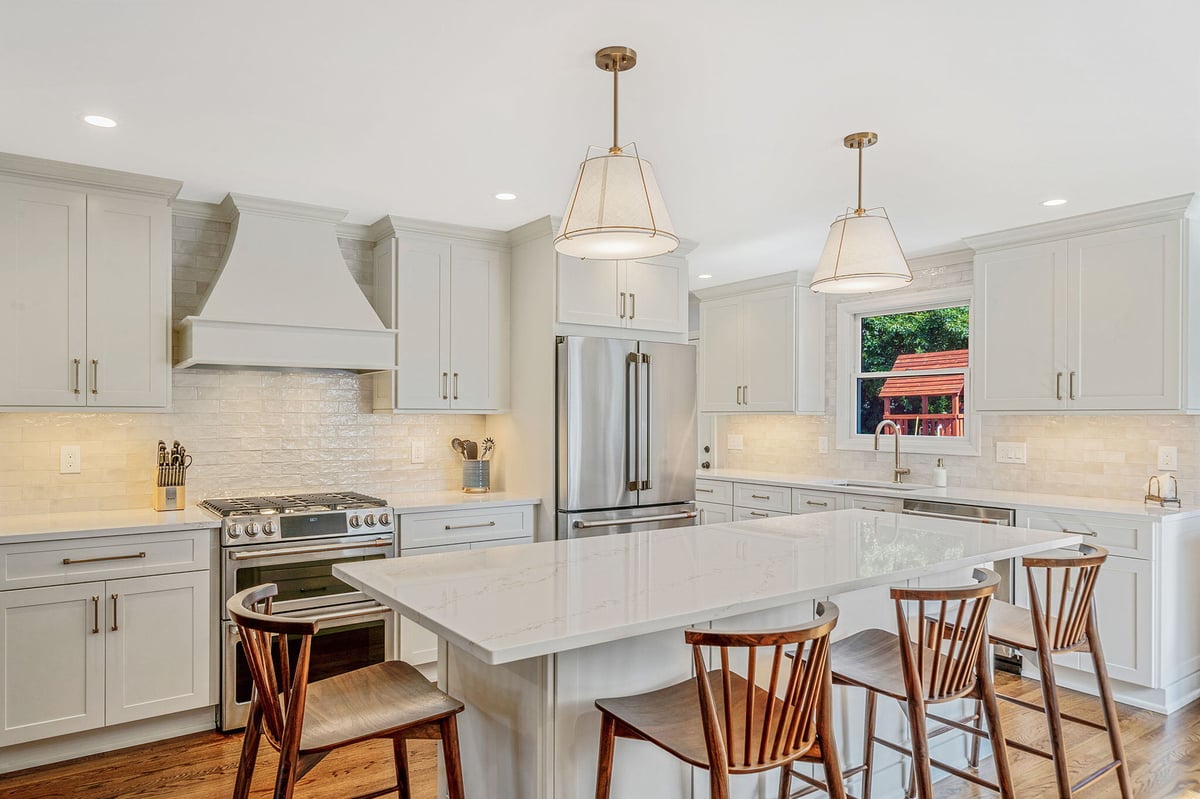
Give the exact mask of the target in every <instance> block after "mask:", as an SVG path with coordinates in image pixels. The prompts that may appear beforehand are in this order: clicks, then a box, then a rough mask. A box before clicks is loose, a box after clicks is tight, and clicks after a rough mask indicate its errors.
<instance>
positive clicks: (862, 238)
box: [809, 133, 913, 294]
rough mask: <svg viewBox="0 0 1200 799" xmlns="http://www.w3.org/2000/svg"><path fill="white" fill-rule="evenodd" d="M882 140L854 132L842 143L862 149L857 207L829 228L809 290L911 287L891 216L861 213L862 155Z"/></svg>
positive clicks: (839, 291) (842, 291)
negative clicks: (865, 150) (889, 217)
mask: <svg viewBox="0 0 1200 799" xmlns="http://www.w3.org/2000/svg"><path fill="white" fill-rule="evenodd" d="M878 140H879V137H878V136H877V135H876V134H874V133H851V134H850V135H849V136H847V137H846V138H845V139H843V143H844V144H845V145H846V146H847V147H849V148H851V149H855V150H858V207H856V208H849V209H847V210H846V213H844V214H842V215H841V216H839V217H838V218H837V219H835V220H834V221H833V224H832V225H830V227H829V238H828V239H826V240H825V249H824V250H822V252H821V260H820V261H819V262H818V263H817V272H816V274H815V275H813V279H812V283H810V284H809V288H811V289H812V290H813V291H818V292H825V293H828V294H859V293H862V292H865V291H887V290H889V289H898V288H903V287H904V286H907V285H908V284H909V283H911V282H912V279H913V276H912V270H911V269H910V268H909V266H908V261H907V260H906V259H905V258H904V251H903V250H902V249H900V241H899V240H898V239H897V238H896V231H895V230H893V229H892V222H891V220H890V219H888V215H887V211H885V210H883V209H882V208H871V209H866V208H863V204H862V152H863V150H864V149H866V148H867V147H870V146H871V145H872V144H874V143H875V142H876V141H878Z"/></svg>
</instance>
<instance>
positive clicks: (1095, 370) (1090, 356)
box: [1067, 222, 1183, 410]
mask: <svg viewBox="0 0 1200 799" xmlns="http://www.w3.org/2000/svg"><path fill="white" fill-rule="evenodd" d="M1067 256H1068V259H1067V263H1068V270H1067V289H1068V291H1067V296H1068V297H1069V305H1068V308H1067V330H1068V341H1069V346H1070V358H1069V360H1070V376H1073V377H1074V398H1073V399H1074V401H1073V402H1071V407H1072V408H1075V409H1079V410H1155V409H1177V408H1179V407H1180V405H1181V398H1180V369H1181V367H1180V339H1181V334H1180V296H1181V294H1182V292H1183V284H1182V279H1181V275H1180V229H1179V223H1178V222H1161V223H1158V224H1154V225H1143V226H1141V227H1136V228H1129V229H1127V230H1115V231H1110V232H1107V233H1097V234H1095V235H1091V236H1083V237H1080V238H1075V239H1071V240H1070V242H1068V252H1067Z"/></svg>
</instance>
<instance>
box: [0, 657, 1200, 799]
mask: <svg viewBox="0 0 1200 799" xmlns="http://www.w3.org/2000/svg"><path fill="white" fill-rule="evenodd" d="M996 684H997V687H998V688H999V689H1000V690H1001V691H1003V692H1004V693H1008V694H1013V695H1015V696H1020V697H1021V698H1024V699H1028V700H1030V701H1035V702H1040V701H1041V700H1040V693H1039V691H1038V685H1037V683H1036V682H1033V681H1032V680H1024V679H1021V678H1019V677H1013V676H1011V675H1006V674H997V675H996ZM1062 697H1063V711H1064V712H1067V713H1072V714H1074V715H1079V716H1083V717H1085V718H1097V719H1098V718H1099V715H1100V711H1099V705H1098V704H1097V703H1096V700H1095V699H1094V698H1092V697H1089V696H1086V695H1084V694H1078V693H1075V692H1073V691H1063V692H1062ZM1118 710H1119V712H1120V715H1121V730H1122V732H1123V733H1124V735H1125V749H1126V752H1127V754H1128V756H1129V758H1130V760H1131V761H1132V763H1133V770H1132V771H1133V782H1134V792H1135V794H1136V796H1137V797H1138V799H1200V702H1196V703H1193V704H1192V705H1191V706H1190V707H1188V708H1185V709H1184V710H1181V711H1179V712H1178V713H1176V714H1174V715H1172V716H1170V717H1169V718H1168V717H1165V716H1160V715H1158V714H1156V713H1151V712H1150V711H1146V710H1137V709H1136V708H1131V707H1128V706H1126V705H1118ZM1001 712H1002V713H1003V714H1004V723H1005V732H1006V733H1007V734H1008V735H1009V737H1015V738H1019V739H1020V740H1023V741H1029V742H1036V743H1040V744H1041V745H1043V746H1044V745H1045V744H1046V741H1047V734H1046V727H1045V722H1044V721H1043V720H1042V718H1041V716H1039V715H1037V714H1036V713H1032V712H1030V711H1027V710H1023V709H1021V708H1017V707H1015V706H1013V705H1011V704H1008V703H1004V702H1002V703H1001ZM1066 728H1067V746H1068V751H1069V752H1070V753H1071V760H1072V763H1071V773H1072V775H1073V776H1077V775H1080V774H1083V773H1085V772H1087V771H1091V769H1092V764H1094V763H1096V762H1098V761H1099V760H1101V759H1104V758H1105V757H1106V756H1107V751H1108V742H1107V739H1106V738H1105V737H1104V733H1102V732H1100V731H1098V730H1090V729H1087V728H1079V727H1078V726H1077V725H1074V724H1067V725H1066ZM241 742H242V737H241V736H240V735H221V734H220V733H216V732H211V733H197V734H194V735H185V736H183V737H180V738H173V739H171V740H168V741H158V742H156V743H151V744H143V745H142V746H135V747H131V748H129V749H123V750H120V751H117V752H109V753H106V754H101V755H92V756H89V757H84V758H79V759H78V760H71V761H67V762H64V763H56V764H54V765H51V766H43V767H41V768H36V769H28V770H26V771H22V772H14V773H12V774H6V775H0V796H2V797H4V798H5V799H77V798H78V797H84V796H86V797H88V798H89V799H132V798H134V797H136V798H137V799H142V798H143V797H146V798H148V799H167V797H187V799H227V798H228V797H229V795H230V794H231V792H232V790H233V780H234V775H235V774H236V772H237V760H238V752H239V750H240V747H241ZM409 752H410V757H409V762H410V764H411V767H412V773H413V786H412V787H413V796H414V798H415V799H433V797H434V795H435V794H436V790H437V787H436V786H437V744H436V743H435V742H426V741H413V742H411V743H410V744H409ZM1011 756H1012V763H1013V776H1014V779H1015V781H1016V789H1017V796H1019V797H1021V798H1022V799H1026V798H1027V797H1028V799H1038V798H1039V797H1053V796H1054V795H1055V790H1054V771H1053V768H1052V767H1051V765H1050V763H1049V761H1046V760H1042V759H1040V758H1037V757H1034V756H1032V755H1027V754H1024V753H1021V752H1012V753H1011ZM463 757H464V759H466V760H469V759H470V757H471V753H470V752H469V751H464V752H463ZM276 758H277V755H276V753H275V751H274V750H272V749H271V748H270V747H269V746H267V745H265V744H264V746H263V748H262V750H261V752H260V754H259V758H258V767H257V769H256V770H255V778H254V786H253V791H252V796H253V797H255V799H259V798H260V797H269V796H270V794H271V787H272V784H273V780H274V775H275V764H276V762H277V760H276ZM981 770H982V771H983V772H984V773H985V774H986V775H988V776H989V777H994V776H995V775H994V773H993V769H992V766H991V762H990V761H985V762H984V763H983V764H982V766H981ZM393 775H394V771H393V769H392V752H391V743H390V742H389V741H373V742H370V743H366V744H361V745H359V746H351V747H348V748H346V749H342V750H339V751H336V752H334V753H333V754H331V755H330V756H329V757H327V758H326V759H325V760H323V761H322V762H321V763H320V764H318V765H317V767H316V768H315V769H313V771H312V772H311V773H310V774H309V775H308V776H306V777H305V778H304V779H303V780H301V781H300V783H299V785H298V786H297V791H296V795H297V797H300V799H304V797H320V798H321V799H326V798H327V797H328V798H329V799H336V797H348V796H354V795H356V794H360V793H366V792H368V791H370V790H374V789H380V788H385V787H387V786H388V785H389V784H390V783H391V782H392V779H393ZM847 787H848V788H850V789H851V790H854V789H856V788H857V787H858V785H857V780H852V781H851V782H850V784H849V785H848V786H847ZM935 790H936V793H937V796H938V799H983V797H989V799H990V798H991V797H994V796H995V794H993V793H991V792H989V791H985V790H983V789H980V788H977V787H975V786H973V785H970V784H964V783H961V782H959V781H957V780H954V779H947V780H943V781H941V782H939V783H938V784H937V786H936V789H935ZM1119 795H1120V794H1119V792H1118V790H1117V781H1116V779H1115V778H1114V777H1109V776H1106V777H1103V778H1101V780H1100V781H1099V782H1097V783H1094V784H1093V785H1091V786H1089V787H1088V788H1086V789H1084V791H1082V792H1081V796H1082V797H1084V799H1117V797H1119ZM489 799H491V798H489ZM495 799H500V798H499V797H496V798H495Z"/></svg>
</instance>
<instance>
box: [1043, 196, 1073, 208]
mask: <svg viewBox="0 0 1200 799" xmlns="http://www.w3.org/2000/svg"><path fill="white" fill-rule="evenodd" d="M1066 204H1067V201H1066V200H1064V199H1062V198H1061V197H1056V198H1055V199H1053V200H1042V205H1044V206H1046V207H1047V208H1053V207H1054V206H1056V205H1066Z"/></svg>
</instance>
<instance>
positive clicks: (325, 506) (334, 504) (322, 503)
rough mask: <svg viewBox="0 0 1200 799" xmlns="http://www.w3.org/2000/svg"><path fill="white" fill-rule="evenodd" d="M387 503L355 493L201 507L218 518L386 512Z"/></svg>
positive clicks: (223, 501)
mask: <svg viewBox="0 0 1200 799" xmlns="http://www.w3.org/2000/svg"><path fill="white" fill-rule="evenodd" d="M386 506H387V501H386V500H382V499H379V498H377V497H371V496H367V495H366V494H359V493H356V492H354V491H331V492H324V493H319V494H285V495H283V496H277V497H229V498H225V499H206V500H204V501H203V502H201V503H200V507H201V508H204V510H206V511H208V512H209V513H214V514H216V515H217V516H222V517H224V516H247V515H253V514H260V513H304V512H310V511H317V510H352V509H354V508H383V507H386Z"/></svg>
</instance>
